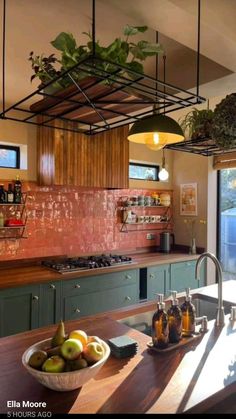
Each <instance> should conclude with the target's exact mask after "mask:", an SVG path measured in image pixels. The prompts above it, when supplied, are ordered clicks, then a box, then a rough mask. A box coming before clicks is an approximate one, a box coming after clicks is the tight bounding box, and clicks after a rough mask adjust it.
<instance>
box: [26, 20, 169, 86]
mask: <svg viewBox="0 0 236 419" xmlns="http://www.w3.org/2000/svg"><path fill="white" fill-rule="evenodd" d="M147 29H148V27H147V26H130V25H126V26H125V27H124V30H123V36H124V37H125V38H124V39H122V38H116V39H115V40H114V41H113V42H112V43H111V44H110V45H108V46H107V47H105V46H101V45H100V43H99V41H96V42H95V43H94V44H93V40H92V36H91V34H90V33H87V32H83V34H85V35H86V36H88V38H89V40H88V42H87V44H86V45H80V46H78V45H77V42H76V40H75V38H74V36H73V35H72V34H71V33H67V32H61V33H60V34H59V35H58V36H57V37H56V38H55V39H54V40H53V41H51V45H52V46H53V47H54V48H56V49H57V50H58V51H60V54H61V56H60V57H59V58H57V57H56V56H55V54H50V55H49V56H48V57H46V56H45V55H44V54H41V55H36V54H34V52H33V51H31V52H30V55H29V61H30V62H31V67H32V69H33V71H34V74H33V75H32V77H31V81H32V80H34V79H35V78H39V80H40V85H39V87H43V86H44V85H45V84H47V83H48V82H51V81H52V80H53V79H54V78H56V77H59V76H63V73H64V72H65V71H67V70H69V69H70V68H72V67H73V66H75V65H76V64H78V63H79V62H81V61H82V60H84V59H85V58H87V57H89V56H90V55H92V54H93V52H94V51H93V47H95V56H96V57H97V58H100V59H101V60H104V62H103V61H101V63H100V64H99V65H96V72H97V75H100V72H102V71H103V70H105V71H106V72H107V73H112V72H113V71H114V65H113V64H112V63H117V64H121V65H123V66H125V67H126V68H127V70H125V71H124V72H125V73H127V74H128V75H129V74H130V73H129V70H135V71H137V72H139V73H143V64H142V62H143V61H145V59H146V58H147V57H150V56H154V55H156V54H160V53H163V49H162V47H161V45H160V44H159V43H150V42H148V41H144V40H141V41H138V42H137V43H134V42H131V41H130V40H129V38H130V36H134V35H137V34H138V33H144V32H146V31H147ZM105 60H107V61H110V63H107V62H106V61H105ZM58 66H59V67H58ZM99 70H100V71H99ZM73 76H74V77H75V79H76V80H77V81H79V80H82V79H83V78H85V77H86V76H87V72H86V73H83V71H79V72H77V71H76V69H75V70H74V71H73ZM71 83H72V81H71V79H70V78H69V77H68V75H67V76H65V77H62V78H60V79H59V80H58V81H57V82H56V83H55V86H54V87H55V88H57V89H58V88H60V87H61V88H65V87H66V86H69V85H70V84H71ZM53 84H54V83H53Z"/></svg>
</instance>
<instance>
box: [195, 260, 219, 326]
mask: <svg viewBox="0 0 236 419" xmlns="http://www.w3.org/2000/svg"><path fill="white" fill-rule="evenodd" d="M207 257H208V258H209V259H211V260H212V262H213V263H214V264H215V267H216V272H217V280H218V304H217V313H216V321H215V326H216V327H221V326H224V324H225V313H224V307H223V295H222V288H223V274H222V269H221V265H220V262H219V260H218V259H217V258H216V256H215V255H213V253H209V252H205V253H202V254H201V255H200V256H199V258H198V259H197V263H196V267H195V278H196V279H198V280H199V279H200V268H201V264H202V262H203V260H204V259H205V258H207Z"/></svg>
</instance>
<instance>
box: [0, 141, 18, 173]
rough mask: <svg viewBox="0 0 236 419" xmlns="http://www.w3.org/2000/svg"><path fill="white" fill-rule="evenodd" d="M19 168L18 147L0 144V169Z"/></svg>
mask: <svg viewBox="0 0 236 419" xmlns="http://www.w3.org/2000/svg"><path fill="white" fill-rule="evenodd" d="M1 167H4V168H9V169H19V168H20V147H14V146H8V145H3V144H0V168H1Z"/></svg>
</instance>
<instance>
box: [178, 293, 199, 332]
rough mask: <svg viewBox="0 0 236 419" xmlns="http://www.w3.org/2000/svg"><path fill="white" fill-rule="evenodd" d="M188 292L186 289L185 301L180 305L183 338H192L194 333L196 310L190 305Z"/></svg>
mask: <svg viewBox="0 0 236 419" xmlns="http://www.w3.org/2000/svg"><path fill="white" fill-rule="evenodd" d="M189 292H190V288H186V297H185V301H184V303H183V304H182V305H181V311H182V335H183V336H192V335H193V333H194V332H195V324H196V310H195V307H194V305H193V304H192V296H191V295H190V293H189Z"/></svg>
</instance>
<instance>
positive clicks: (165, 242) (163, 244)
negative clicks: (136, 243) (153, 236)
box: [160, 231, 175, 253]
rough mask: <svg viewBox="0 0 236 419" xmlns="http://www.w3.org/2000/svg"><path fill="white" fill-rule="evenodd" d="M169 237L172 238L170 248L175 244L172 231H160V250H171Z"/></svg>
mask: <svg viewBox="0 0 236 419" xmlns="http://www.w3.org/2000/svg"><path fill="white" fill-rule="evenodd" d="M171 238H172V249H173V247H174V245H175V236H174V234H173V233H169V232H168V231H163V232H162V233H160V252H162V253H170V251H171Z"/></svg>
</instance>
